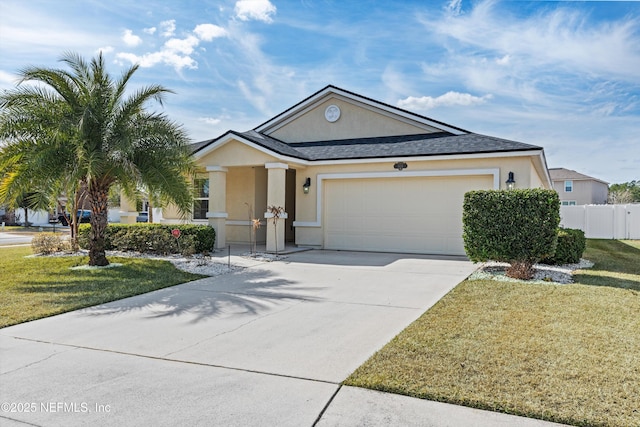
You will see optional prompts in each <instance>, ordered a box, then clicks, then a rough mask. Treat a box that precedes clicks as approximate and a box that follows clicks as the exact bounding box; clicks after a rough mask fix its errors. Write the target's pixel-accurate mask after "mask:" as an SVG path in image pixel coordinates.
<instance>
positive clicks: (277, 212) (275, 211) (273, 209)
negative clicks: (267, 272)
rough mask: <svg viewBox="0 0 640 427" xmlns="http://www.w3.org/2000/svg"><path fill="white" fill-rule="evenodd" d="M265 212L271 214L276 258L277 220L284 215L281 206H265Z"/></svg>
mask: <svg viewBox="0 0 640 427" xmlns="http://www.w3.org/2000/svg"><path fill="white" fill-rule="evenodd" d="M267 212H269V213H271V215H272V217H271V220H272V221H273V232H274V234H275V238H276V256H278V220H279V219H280V217H281V216H282V214H283V213H284V208H283V207H282V206H275V205H274V206H267Z"/></svg>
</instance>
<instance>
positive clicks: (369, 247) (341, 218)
mask: <svg viewBox="0 0 640 427" xmlns="http://www.w3.org/2000/svg"><path fill="white" fill-rule="evenodd" d="M324 185H325V187H324V190H325V197H324V204H325V208H324V247H325V249H342V250H360V251H377V252H408V253H425V254H449V255H464V245H463V241H462V203H463V199H464V193H465V192H467V191H469V190H479V189H491V188H493V177H492V176H461V177H411V178H391V179H390V178H371V179H369V178H368V179H340V180H326V181H325V183H324Z"/></svg>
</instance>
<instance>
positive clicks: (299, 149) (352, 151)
mask: <svg viewBox="0 0 640 427" xmlns="http://www.w3.org/2000/svg"><path fill="white" fill-rule="evenodd" d="M229 135H233V136H235V137H238V138H239V139H245V140H248V141H250V142H252V143H254V144H256V145H259V146H261V147H263V148H266V149H268V150H271V151H273V152H275V153H278V154H281V155H284V156H289V157H293V158H297V159H301V160H309V161H314V160H315V161H319V160H347V159H374V158H385V157H417V156H442V155H456V154H480V153H498V152H508V151H532V150H541V149H542V147H539V146H536V145H530V144H524V143H522V142H516V141H509V140H506V139H501V138H495V137H492V136H486V135H480V134H476V133H467V134H463V135H452V134H450V133H448V132H437V133H426V134H417V135H400V136H381V137H369V138H355V139H339V140H329V141H314V142H298V143H286V142H283V141H280V140H278V139H276V138H273V137H270V136H267V135H264V134H261V133H259V132H256V131H254V130H251V131H248V132H242V133H239V132H235V131H229V132H227V133H225V134H224V135H222V136H221V137H220V138H216V139H211V140H208V141H202V142H198V143H195V144H193V145H192V147H193V152H194V154H195V153H197V152H198V151H200V150H202V149H203V148H205V147H207V146H208V145H210V144H213V143H215V142H216V141H219V140H220V139H222V138H224V137H226V136H229Z"/></svg>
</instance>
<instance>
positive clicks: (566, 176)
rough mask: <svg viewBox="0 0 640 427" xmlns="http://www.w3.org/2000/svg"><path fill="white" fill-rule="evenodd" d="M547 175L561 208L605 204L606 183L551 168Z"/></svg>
mask: <svg viewBox="0 0 640 427" xmlns="http://www.w3.org/2000/svg"><path fill="white" fill-rule="evenodd" d="M549 174H550V175H551V180H552V181H553V188H554V189H555V190H556V191H557V192H558V194H559V195H560V203H561V204H562V205H563V206H575V205H604V204H607V199H608V198H609V183H608V182H604V181H602V180H600V179H597V178H593V177H591V176H588V175H583V174H581V173H578V172H576V171H574V170H571V169H565V168H551V169H549Z"/></svg>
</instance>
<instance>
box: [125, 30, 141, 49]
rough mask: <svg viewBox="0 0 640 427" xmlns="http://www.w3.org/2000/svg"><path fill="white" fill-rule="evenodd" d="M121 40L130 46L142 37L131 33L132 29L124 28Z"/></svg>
mask: <svg viewBox="0 0 640 427" xmlns="http://www.w3.org/2000/svg"><path fill="white" fill-rule="evenodd" d="M122 41H123V42H124V44H126V45H127V46H130V47H135V46H138V45H139V44H140V43H142V39H141V38H140V37H138V36H136V35H135V34H133V31H131V30H124V32H123V33H122Z"/></svg>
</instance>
